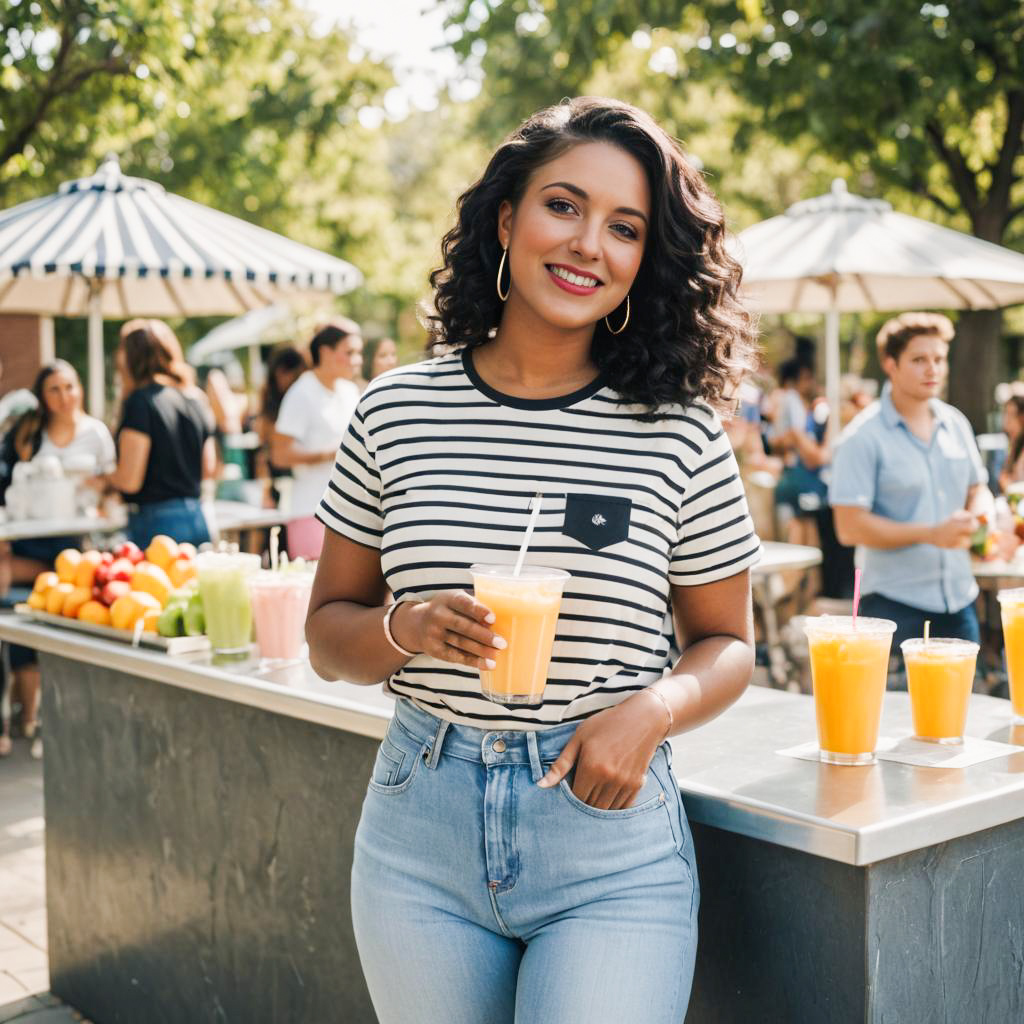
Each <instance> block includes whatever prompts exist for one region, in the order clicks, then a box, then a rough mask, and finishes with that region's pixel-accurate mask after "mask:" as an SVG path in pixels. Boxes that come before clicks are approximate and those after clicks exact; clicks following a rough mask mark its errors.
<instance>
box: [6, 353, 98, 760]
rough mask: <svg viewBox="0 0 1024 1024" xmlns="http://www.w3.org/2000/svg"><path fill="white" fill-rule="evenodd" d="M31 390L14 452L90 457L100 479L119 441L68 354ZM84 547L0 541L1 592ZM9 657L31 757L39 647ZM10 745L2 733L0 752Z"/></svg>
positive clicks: (59, 541)
mask: <svg viewBox="0 0 1024 1024" xmlns="http://www.w3.org/2000/svg"><path fill="white" fill-rule="evenodd" d="M32 392H33V394H34V395H35V398H36V406H37V407H36V409H34V410H32V411H30V412H27V413H25V415H24V416H22V418H21V419H20V420H19V421H18V422H17V424H16V425H15V426H14V427H13V428H12V429H13V438H12V449H13V453H14V456H15V457H16V458H17V459H19V460H21V461H24V462H27V461H30V460H31V459H34V458H36V456H39V455H53V456H56V457H57V458H58V459H59V460H60V461H61V463H62V464H70V461H71V459H72V456H74V457H75V459H76V461H79V462H81V460H82V457H89V458H91V459H92V466H93V472H94V473H95V474H96V476H97V478H98V476H99V474H101V473H105V472H107V470H108V469H109V468H110V467H111V465H112V464H113V463H114V461H115V453H114V441H113V439H112V438H111V436H110V431H109V430H108V429H107V428H106V426H105V425H104V424H103V423H102V422H101V421H100V420H98V419H95V418H94V417H92V416H89V415H87V414H86V413H85V412H84V411H83V410H82V382H81V381H80V380H79V378H78V373H77V371H76V370H75V368H74V367H73V366H72V365H71V364H70V363H68V362H65V360H63V359H56V360H54V361H53V362H52V363H48V364H47V365H46V366H44V367H43V368H42V369H41V370H40V371H39V373H38V375H37V376H36V380H35V384H34V385H33V388H32ZM81 546H82V538H81V537H77V536H57V537H33V538H30V539H25V540H16V541H13V542H12V543H11V544H10V545H6V544H0V592H2V591H5V590H6V589H7V586H8V584H9V583H12V582H13V583H17V584H30V583H32V582H33V581H34V580H35V578H36V577H37V576H38V575H39V573H41V572H45V571H46V570H47V569H52V568H53V563H54V560H55V559H56V557H57V555H58V554H60V552H61V551H62V550H63V549H64V548H69V547H75V548H77V547H81ZM9 657H10V664H11V669H12V673H13V676H14V680H15V682H16V684H17V687H18V689H19V691H20V693H21V704H22V709H23V710H22V731H23V733H24V735H25V737H26V738H27V739H30V740H33V744H32V747H31V752H32V756H33V757H39V756H41V753H42V747H41V745H40V744H39V743H36V742H35V740H36V739H37V737H36V727H37V722H36V716H37V713H38V709H39V685H40V677H39V668H38V665H37V664H36V659H35V652H34V651H31V650H29V649H28V648H25V647H12V648H11V651H10V656H9ZM9 750H10V748H9V745H8V744H7V743H4V742H3V740H2V738H0V756H2V755H3V754H4V753H5V752H9Z"/></svg>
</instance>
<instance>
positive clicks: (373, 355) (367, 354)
mask: <svg viewBox="0 0 1024 1024" xmlns="http://www.w3.org/2000/svg"><path fill="white" fill-rule="evenodd" d="M397 365H398V346H397V345H396V344H395V342H394V339H392V338H377V339H376V340H375V341H368V342H366V344H365V346H364V347H363V366H365V367H366V368H367V369H366V377H365V379H363V380H360V381H359V390H360V392H363V391H365V390H366V385H367V384H369V383H370V381H371V380H374V379H375V378H377V377H379V376H380V375H381V374H382V373H386V372H387V371H388V370H393V369H394V368H395V367H396V366H397Z"/></svg>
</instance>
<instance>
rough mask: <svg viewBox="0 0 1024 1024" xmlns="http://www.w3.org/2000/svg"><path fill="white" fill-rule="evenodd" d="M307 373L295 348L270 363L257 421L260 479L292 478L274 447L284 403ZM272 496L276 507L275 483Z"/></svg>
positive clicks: (277, 353)
mask: <svg viewBox="0 0 1024 1024" xmlns="http://www.w3.org/2000/svg"><path fill="white" fill-rule="evenodd" d="M305 372H306V360H305V357H304V356H303V355H302V353H301V352H300V351H299V350H298V349H297V348H296V347H295V346H294V345H282V346H281V347H280V348H277V349H275V350H274V351H273V352H272V353H271V355H270V359H269V360H267V369H266V374H267V377H266V382H265V383H264V385H263V394H262V396H261V399H260V413H259V416H258V418H257V420H256V431H257V433H258V434H259V438H260V457H259V461H258V469H257V472H258V475H259V476H260V477H262V478H263V479H265V480H269V481H271V482H272V481H273V480H274V479H275V478H276V477H280V476H291V474H292V471H291V470H290V469H288V468H286V467H284V466H276V465H274V461H273V459H272V458H271V446H272V444H273V440H274V425H275V424H276V423H277V414H278V413H279V412H280V411H281V401H282V399H283V398H284V396H285V393H286V392H287V391H288V389H289V388H290V387H291V386H292V385H293V384H294V383H295V382H296V381H297V380H298V379H299V377H301V376H302V374H303V373H305ZM271 496H272V497H273V499H274V502H275V504H276V502H277V495H276V494H275V493H274V491H273V484H272V483H271Z"/></svg>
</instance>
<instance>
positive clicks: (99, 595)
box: [92, 576, 106, 601]
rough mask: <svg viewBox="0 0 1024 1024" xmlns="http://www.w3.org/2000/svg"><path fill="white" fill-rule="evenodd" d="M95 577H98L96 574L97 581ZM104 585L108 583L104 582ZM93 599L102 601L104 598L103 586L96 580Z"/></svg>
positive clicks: (93, 587)
mask: <svg viewBox="0 0 1024 1024" xmlns="http://www.w3.org/2000/svg"><path fill="white" fill-rule="evenodd" d="M95 579H96V577H95V576H94V577H93V580H94V581H95ZM103 586H106V583H104V584H103ZM92 599H93V600H94V601H102V600H103V587H102V586H100V585H99V584H98V583H96V582H93V585H92Z"/></svg>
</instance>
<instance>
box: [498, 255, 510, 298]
mask: <svg viewBox="0 0 1024 1024" xmlns="http://www.w3.org/2000/svg"><path fill="white" fill-rule="evenodd" d="M507 255H508V249H507V248H505V249H502V250H501V262H500V263H499V264H498V284H497V288H498V298H499V299H501V301H502V302H504V301H505V300H506V299H507V298H508V293H509V292H510V291H512V276H511V274H510V275H509V280H508V288H506V289H505V294H504V295H502V294H501V275H502V274H503V273H504V271H505V257H506V256H507Z"/></svg>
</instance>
